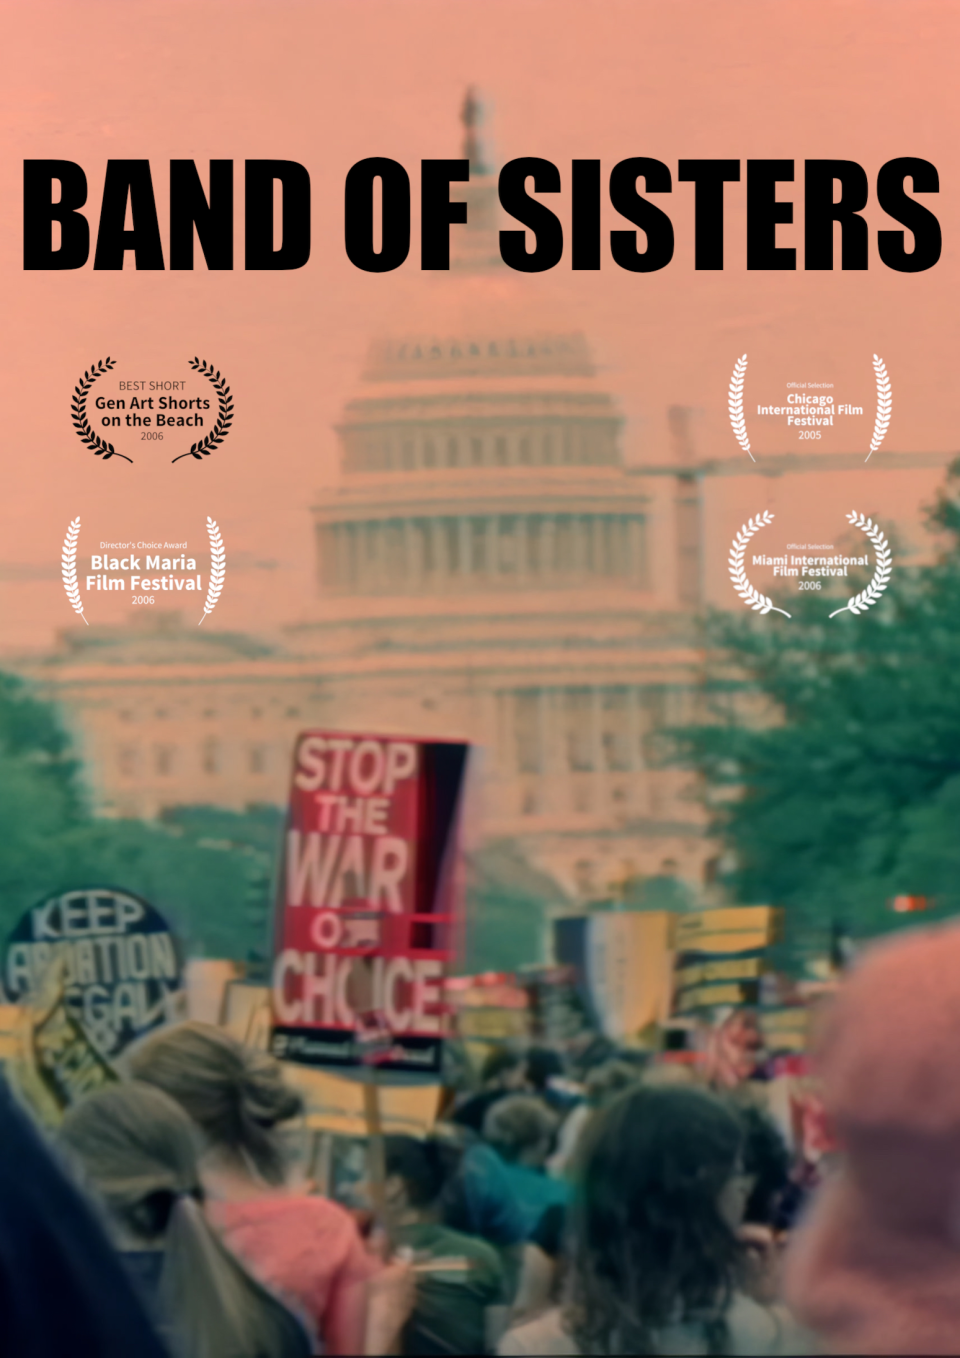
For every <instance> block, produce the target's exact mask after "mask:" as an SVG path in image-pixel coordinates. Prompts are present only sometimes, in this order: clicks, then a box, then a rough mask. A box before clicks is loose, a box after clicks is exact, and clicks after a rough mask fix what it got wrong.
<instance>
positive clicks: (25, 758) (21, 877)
mask: <svg viewBox="0 0 960 1358" xmlns="http://www.w3.org/2000/svg"><path fill="white" fill-rule="evenodd" d="M78 775H79V764H78V762H77V761H76V759H75V758H74V757H73V755H72V752H71V749H70V743H69V740H68V738H67V736H66V734H65V733H64V731H63V729H62V728H61V726H60V724H59V722H58V721H57V718H56V714H55V712H54V710H53V709H52V708H51V707H50V706H49V705H47V704H44V703H41V702H39V701H37V700H36V699H35V698H34V697H33V696H32V695H31V694H30V692H29V690H28V689H27V687H26V686H25V685H24V684H23V683H22V682H21V681H20V680H18V679H16V678H14V677H13V676H10V675H5V674H0V827H2V831H0V939H2V938H3V937H4V936H5V935H6V934H7V933H8V932H9V930H10V929H11V928H12V927H13V925H14V924H15V922H16V921H17V919H18V918H19V917H20V915H21V914H22V913H23V911H24V910H26V909H29V907H30V906H31V905H34V904H36V902H37V901H38V900H40V899H42V898H43V897H44V896H46V895H50V894H53V893H54V892H57V891H62V890H66V889H68V888H73V887H79V886H85V885H96V884H100V885H104V886H116V887H123V888H125V889H126V890H128V891H133V892H136V893H137V894H138V895H141V896H144V897H145V898H146V899H147V900H149V901H150V902H151V904H153V905H155V906H156V907H157V908H158V909H159V910H160V911H161V912H162V913H163V914H164V915H166V916H167V918H168V919H169V920H170V923H171V924H172V925H173V927H174V928H175V930H176V931H177V932H178V934H179V935H180V936H181V938H182V939H183V941H184V943H185V945H186V947H187V949H188V951H190V952H193V953H203V954H206V955H208V956H214V957H232V958H236V959H238V960H242V961H246V962H248V963H250V964H252V965H253V966H254V967H255V968H259V969H261V970H262V968H263V965H264V961H265V958H266V956H267V953H268V950H269V920H270V914H271V908H272V883H273V877H274V865H275V862H276V854H277V851H278V845H279V836H280V831H281V824H282V815H281V813H280V812H279V811H277V810H276V809H275V808H272V807H265V808H257V809H255V810H253V811H250V812H248V813H244V814H237V813H232V812H228V811H221V810H219V809H218V808H215V807H184V808H178V809H177V810H176V811H175V812H171V813H170V814H169V815H168V816H167V817H166V818H165V820H164V821H163V822H142V821H136V820H113V819H104V818H98V817H95V816H93V815H91V814H90V812H89V810H88V809H87V808H86V806H85V804H84V797H83V793H82V788H81V784H80V781H79V776H78Z"/></svg>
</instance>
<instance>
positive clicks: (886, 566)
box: [830, 509, 893, 618]
mask: <svg viewBox="0 0 960 1358" xmlns="http://www.w3.org/2000/svg"><path fill="white" fill-rule="evenodd" d="M847 518H848V519H849V521H850V522H851V523H852V524H853V526H854V527H855V528H862V529H863V531H864V532H865V533H866V535H867V537H868V538H869V539H870V541H871V542H872V543H873V546H874V549H875V551H876V554H877V569H876V570H875V571H874V575H873V579H872V580H871V581H870V583H869V585H867V587H866V589H862V590H861V591H860V593H859V594H855V595H854V596H853V598H852V599H848V600H847V602H846V603H845V604H844V605H843V607H842V608H837V609H835V610H834V612H833V613H831V614H830V617H831V618H835V617H836V616H837V614H838V613H854V614H856V613H865V612H866V611H867V609H868V608H869V607H870V605H871V604H875V603H876V602H877V600H878V599H879V598H880V595H881V594H882V593H883V591H884V590H885V589H886V587H887V585H889V583H890V573H891V571H892V570H893V558H892V556H891V553H890V544H889V542H888V541H887V539H886V538H885V537H884V535H883V533H882V532H881V530H880V528H879V526H878V525H877V524H875V523H874V521H873V519H865V518H864V517H863V515H862V514H858V513H857V511H856V510H855V509H854V510H851V512H850V513H849V514H848V515H847Z"/></svg>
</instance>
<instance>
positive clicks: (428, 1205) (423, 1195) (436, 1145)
mask: <svg viewBox="0 0 960 1358" xmlns="http://www.w3.org/2000/svg"><path fill="white" fill-rule="evenodd" d="M383 1144H384V1174H385V1182H384V1198H385V1200H386V1204H387V1211H388V1212H389V1214H390V1215H391V1217H392V1218H393V1219H394V1220H396V1221H398V1222H399V1221H404V1220H409V1219H411V1218H413V1219H422V1218H424V1217H429V1216H432V1215H434V1214H437V1213H438V1212H439V1202H440V1198H441V1197H442V1195H443V1192H444V1189H445V1188H446V1186H447V1184H448V1183H449V1182H450V1180H451V1179H452V1178H453V1176H454V1175H455V1173H456V1170H457V1167H458V1165H459V1163H460V1159H461V1151H460V1148H459V1146H458V1145H456V1144H454V1143H453V1142H452V1141H447V1140H441V1139H440V1138H438V1137H427V1139H426V1140H424V1141H419V1140H417V1138H416V1137H413V1136H387V1137H384V1143H383Z"/></svg>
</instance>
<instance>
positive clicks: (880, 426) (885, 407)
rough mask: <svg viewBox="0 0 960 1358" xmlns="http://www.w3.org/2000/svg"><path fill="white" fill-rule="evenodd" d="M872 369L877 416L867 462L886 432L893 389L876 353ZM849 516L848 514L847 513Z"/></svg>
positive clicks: (881, 360)
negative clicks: (875, 390) (874, 374)
mask: <svg viewBox="0 0 960 1358" xmlns="http://www.w3.org/2000/svg"><path fill="white" fill-rule="evenodd" d="M873 371H874V372H875V373H876V377H877V418H876V420H875V422H874V426H873V438H872V439H871V440H870V451H869V453H867V455H866V457H865V458H864V461H865V462H869V461H870V459H871V457H872V456H873V454H874V453H875V452H876V451H877V449H878V448H879V447H880V445H881V443H882V442H883V439H884V435H885V434H886V432H887V425H888V424H889V423H890V411H891V409H892V407H893V391H892V389H891V387H890V378H889V377H888V376H887V369H886V366H885V364H884V362H883V359H882V358H878V357H877V355H876V354H874V356H873ZM848 517H849V515H848Z"/></svg>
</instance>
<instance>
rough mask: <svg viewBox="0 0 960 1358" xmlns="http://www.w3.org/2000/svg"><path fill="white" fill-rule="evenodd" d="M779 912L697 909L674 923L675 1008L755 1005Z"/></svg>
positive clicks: (690, 1010) (741, 908) (683, 1010)
mask: <svg viewBox="0 0 960 1358" xmlns="http://www.w3.org/2000/svg"><path fill="white" fill-rule="evenodd" d="M778 925H779V916H778V914H777V912H776V911H775V910H773V909H772V908H771V907H770V906H768V905H747V906H728V907H722V908H718V909H711V910H698V911H695V912H693V913H691V914H689V915H683V916H681V917H680V918H679V919H678V920H677V921H676V924H675V929H674V946H675V948H676V958H675V963H674V1012H675V1013H676V1014H684V1015H685V1014H694V1013H697V1012H700V1011H709V1010H712V1009H715V1008H718V1007H720V1006H731V1005H732V1006H738V1005H755V1004H757V1003H758V1001H759V998H760V980H761V977H762V975H763V973H764V970H765V949H766V948H767V947H768V946H769V944H770V943H772V942H773V941H774V938H775V936H776V930H777V928H778Z"/></svg>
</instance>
